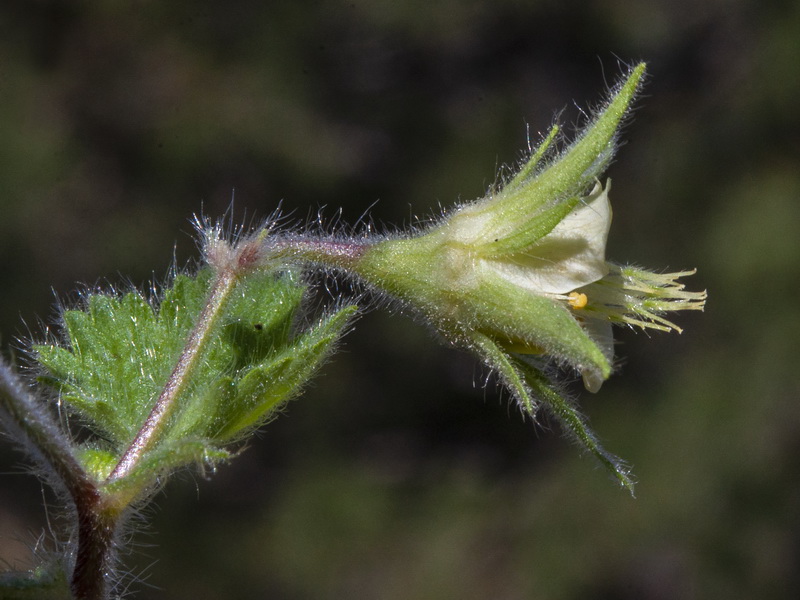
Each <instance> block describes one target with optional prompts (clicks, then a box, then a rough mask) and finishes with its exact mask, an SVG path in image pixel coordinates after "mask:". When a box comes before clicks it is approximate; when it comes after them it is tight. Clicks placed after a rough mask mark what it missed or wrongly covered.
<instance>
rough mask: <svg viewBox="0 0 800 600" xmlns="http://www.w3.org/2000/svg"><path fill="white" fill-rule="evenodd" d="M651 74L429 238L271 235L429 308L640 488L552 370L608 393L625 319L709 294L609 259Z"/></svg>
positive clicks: (632, 77)
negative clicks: (618, 161)
mask: <svg viewBox="0 0 800 600" xmlns="http://www.w3.org/2000/svg"><path fill="white" fill-rule="evenodd" d="M644 69H645V65H644V64H640V65H638V66H636V67H635V68H634V69H632V70H631V71H630V73H629V74H628V76H627V78H626V79H625V80H624V81H622V82H621V83H620V84H619V85H618V87H617V88H616V93H615V94H614V95H613V96H612V97H611V98H610V100H609V102H608V103H607V105H606V107H605V109H604V110H603V111H602V112H600V113H599V114H598V115H597V116H596V118H595V119H594V120H593V122H591V123H590V124H589V126H588V127H587V128H586V129H585V130H584V131H583V132H582V134H581V135H579V136H578V138H577V140H576V141H575V142H573V143H572V144H571V145H570V146H568V147H567V148H566V149H565V150H564V151H562V152H561V153H554V152H552V151H551V146H552V143H553V141H554V140H555V138H556V136H557V135H558V131H559V130H558V127H553V128H552V129H551V131H550V132H549V134H548V135H547V136H546V137H545V139H544V140H543V142H542V143H541V144H540V146H539V147H538V148H537V149H536V150H535V151H534V152H533V153H532V155H531V157H530V158H529V159H528V161H527V162H526V163H525V164H524V165H523V166H522V168H521V169H520V171H519V172H518V173H517V174H516V175H515V176H514V177H512V178H510V179H509V180H508V181H507V182H505V184H504V185H502V186H500V187H499V188H498V189H492V190H490V191H489V193H488V194H487V195H486V196H485V197H484V198H482V199H480V200H477V201H475V202H472V203H467V204H463V205H461V206H458V207H456V208H455V209H453V210H452V211H451V212H450V213H449V214H445V215H444V217H443V218H442V219H441V220H439V221H438V222H436V223H434V224H433V225H431V226H429V227H428V228H426V229H424V230H423V231H421V232H419V233H418V234H416V235H413V236H409V237H401V236H398V237H390V238H384V239H379V240H377V241H371V240H370V241H367V242H366V243H364V244H350V245H348V244H347V243H342V242H336V241H335V240H318V241H309V240H301V239H297V238H295V239H291V238H284V239H283V240H277V241H273V242H271V243H272V245H273V253H274V252H278V251H280V252H282V253H284V254H290V255H291V254H293V255H294V256H296V257H298V258H301V259H304V260H310V261H312V262H317V263H321V264H323V265H326V266H333V267H337V268H339V269H342V270H344V271H346V272H348V273H350V274H352V275H355V276H357V277H358V278H359V279H361V280H362V281H364V282H366V283H367V284H368V285H369V286H371V287H372V288H375V289H378V290H382V291H384V292H387V293H388V294H390V295H391V296H392V297H394V298H395V299H397V300H399V301H400V302H401V303H402V304H403V305H404V306H407V307H409V308H410V309H411V310H413V311H415V312H417V313H420V314H422V315H423V316H424V317H425V319H426V320H427V321H428V322H429V323H430V324H431V325H432V326H433V328H434V329H435V330H436V331H437V332H438V333H439V335H441V336H442V337H443V338H445V339H446V340H447V341H449V342H450V343H451V344H454V345H456V346H460V347H463V348H467V349H469V350H471V351H473V352H475V353H476V354H477V355H478V356H479V357H480V358H481V359H482V360H483V361H484V362H485V363H486V364H487V365H488V366H489V367H490V368H491V369H493V370H494V371H495V372H496V373H497V374H498V376H499V378H500V380H501V381H502V383H504V384H505V386H506V387H507V388H508V389H509V390H510V391H511V393H512V394H513V395H514V397H515V398H516V399H517V401H518V402H519V404H520V406H521V407H522V409H523V411H524V412H525V413H527V414H529V415H530V416H531V417H533V418H535V417H536V414H537V411H538V408H539V406H540V405H544V406H545V407H547V408H549V410H550V411H551V413H553V414H554V415H555V416H556V417H557V418H558V419H559V420H560V421H561V423H562V425H563V426H564V428H565V430H566V431H568V432H571V433H572V434H573V436H574V437H575V438H576V439H577V441H578V442H579V443H580V444H581V445H582V446H583V447H584V448H585V449H587V450H588V451H589V452H591V453H592V454H594V455H595V456H596V457H597V458H598V459H599V460H600V461H601V462H602V463H603V464H605V465H606V466H607V467H608V468H609V469H610V470H611V471H612V472H613V473H614V474H615V476H616V477H617V478H618V480H619V481H620V482H621V483H622V484H623V485H625V486H626V487H628V488H629V489H632V485H633V484H632V481H631V479H630V476H629V473H628V470H627V467H625V465H624V464H623V463H622V462H621V461H620V460H619V459H618V458H616V457H615V456H613V455H611V454H609V453H607V452H606V451H605V450H603V449H602V447H601V446H600V444H599V443H598V441H597V439H596V438H595V436H594V434H593V433H592V432H591V431H590V430H589V428H588V427H587V425H586V423H585V421H584V419H583V417H582V416H581V415H580V414H579V413H578V411H577V409H576V408H575V407H574V405H573V404H572V402H571V401H570V400H569V399H568V398H567V397H566V396H565V394H564V393H563V392H562V390H561V389H560V387H559V386H558V385H557V384H556V383H554V382H553V381H552V379H551V377H549V376H548V373H551V372H552V371H553V369H552V365H553V364H555V365H556V366H558V367H567V368H572V369H574V370H575V371H577V372H578V373H580V374H581V376H582V378H583V382H584V385H585V386H586V388H587V389H588V390H590V391H592V392H596V391H598V390H599V389H600V386H601V384H602V382H603V381H604V380H605V379H607V378H608V377H609V375H610V374H611V371H612V363H613V360H614V346H613V336H612V332H611V326H612V324H615V323H616V324H627V325H631V326H639V327H642V328H654V329H660V330H667V331H669V330H670V329H676V330H678V331H680V329H679V328H678V327H677V326H675V325H674V324H673V323H672V322H670V321H668V320H667V319H665V318H664V317H663V316H662V313H664V312H666V311H672V310H696V309H702V308H703V305H704V302H705V297H706V296H705V292H688V291H685V290H684V287H683V285H682V284H680V283H678V281H677V280H678V278H680V277H682V276H684V275H690V274H692V273H693V272H694V271H683V272H679V273H668V274H657V273H653V272H650V271H646V270H643V269H638V268H634V267H621V266H618V265H615V264H612V263H609V262H607V260H606V256H605V254H606V241H607V238H608V233H609V228H610V226H611V205H610V203H609V197H608V193H609V189H610V183H608V182H607V183H606V184H605V185H603V184H602V183H601V182H600V179H599V178H600V177H601V175H602V174H603V171H604V170H605V168H606V167H607V166H608V164H609V162H610V160H611V158H612V156H613V154H614V150H615V148H616V138H617V133H618V129H619V126H620V123H621V121H622V119H623V118H624V116H625V114H626V112H627V110H628V107H629V105H630V103H631V101H632V99H633V97H634V95H635V92H636V90H637V88H638V86H639V83H640V81H641V79H642V77H643V75H644ZM554 154H555V156H553V155H554Z"/></svg>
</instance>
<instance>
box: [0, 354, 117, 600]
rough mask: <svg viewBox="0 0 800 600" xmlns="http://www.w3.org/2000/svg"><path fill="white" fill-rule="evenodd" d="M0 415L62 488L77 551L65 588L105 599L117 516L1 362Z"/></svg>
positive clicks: (39, 405) (89, 599)
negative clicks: (70, 505) (74, 521)
mask: <svg viewBox="0 0 800 600" xmlns="http://www.w3.org/2000/svg"><path fill="white" fill-rule="evenodd" d="M0 400H2V402H0V417H3V421H4V422H5V424H6V426H7V428H8V429H9V430H10V432H11V433H12V434H15V438H16V439H17V440H19V441H20V442H22V443H23V444H24V447H25V449H26V450H27V451H28V452H29V453H30V454H31V455H33V457H34V459H36V461H37V462H39V463H40V464H41V465H42V466H43V467H45V468H49V470H50V472H51V473H53V474H55V476H56V477H51V478H50V479H51V484H52V485H54V486H55V487H62V486H63V488H66V491H67V493H68V494H69V495H70V497H71V498H72V500H73V502H74V503H75V512H76V513H77V517H78V549H77V552H76V554H75V567H74V570H73V573H72V580H71V583H70V587H71V589H72V594H73V595H74V596H75V598H77V599H78V600H103V599H105V598H106V597H107V595H106V594H107V585H108V576H109V574H110V573H111V568H112V566H113V563H114V560H115V556H116V552H115V548H114V538H115V534H116V529H117V523H118V520H119V513H118V512H114V511H109V510H105V509H104V506H103V495H102V494H101V492H100V490H98V488H97V485H96V484H95V481H94V480H93V479H92V478H91V476H90V475H89V474H88V473H87V472H86V471H85V470H84V468H83V467H82V466H81V464H80V463H79V462H78V460H77V459H76V458H75V455H74V454H73V450H72V445H71V443H70V441H69V438H68V437H67V435H66V434H65V433H64V432H63V431H62V429H61V428H60V427H59V426H58V423H57V422H56V420H55V418H54V417H53V415H52V413H50V411H49V410H47V408H46V406H45V403H44V402H43V401H42V400H40V399H38V398H35V397H34V396H32V395H31V394H30V393H29V392H28V391H27V390H26V389H25V388H24V384H23V382H22V381H21V380H20V378H19V376H18V375H17V374H16V373H14V372H13V371H12V370H11V369H10V368H9V366H8V365H7V364H6V363H5V361H2V360H0Z"/></svg>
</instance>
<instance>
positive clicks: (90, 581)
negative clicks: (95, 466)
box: [70, 486, 120, 600]
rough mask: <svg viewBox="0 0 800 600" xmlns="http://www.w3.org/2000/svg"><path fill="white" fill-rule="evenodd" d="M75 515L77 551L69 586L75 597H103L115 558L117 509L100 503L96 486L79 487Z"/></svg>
mask: <svg viewBox="0 0 800 600" xmlns="http://www.w3.org/2000/svg"><path fill="white" fill-rule="evenodd" d="M74 500H75V508H76V511H77V517H78V551H77V552H76V554H75V568H74V570H73V572H72V581H71V582H70V589H71V590H72V594H73V596H74V597H75V598H76V599H77V600H105V599H106V598H108V591H109V590H108V584H109V580H110V577H111V574H112V572H113V569H114V563H115V562H116V557H117V552H116V544H115V540H116V533H117V529H118V526H119V521H120V519H119V516H120V514H119V512H117V511H111V510H109V509H108V508H107V507H105V506H104V502H103V500H104V497H103V495H102V494H101V493H100V492H99V491H98V490H97V488H96V487H94V486H91V487H87V488H86V489H84V490H81V493H80V494H79V496H77V497H74Z"/></svg>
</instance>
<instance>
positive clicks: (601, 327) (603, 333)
mask: <svg viewBox="0 0 800 600" xmlns="http://www.w3.org/2000/svg"><path fill="white" fill-rule="evenodd" d="M583 328H584V329H585V330H586V333H588V334H589V337H590V338H592V341H594V343H595V344H597V346H598V347H599V348H600V351H601V352H602V353H603V356H605V357H606V360H607V361H608V362H609V364H611V363H612V362H613V361H614V333H613V331H612V330H611V323H610V322H609V321H605V320H603V319H587V320H586V321H585V322H584V323H583ZM581 377H582V378H583V386H584V387H585V388H586V389H587V390H589V391H590V392H592V393H593V394H594V393H596V392H599V391H600V386H601V385H603V381H605V380H604V379H603V376H602V375H601V374H600V372H599V371H598V370H597V369H584V370H583V371H581Z"/></svg>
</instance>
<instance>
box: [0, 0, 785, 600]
mask: <svg viewBox="0 0 800 600" xmlns="http://www.w3.org/2000/svg"><path fill="white" fill-rule="evenodd" d="M616 57H622V58H623V59H630V60H631V61H634V60H638V59H645V60H647V61H648V65H649V71H650V74H651V77H652V79H651V81H650V82H649V84H648V85H647V86H646V87H645V93H644V96H643V97H642V98H641V100H640V102H639V107H640V108H639V110H638V111H637V112H636V114H635V121H634V123H633V124H632V125H631V126H629V127H628V129H627V131H626V132H625V134H624V138H625V139H626V140H627V142H628V144H627V145H626V146H623V148H622V149H621V151H620V153H619V155H618V159H617V162H616V163H615V164H614V165H612V167H611V170H610V172H609V175H610V176H611V178H612V179H613V181H614V206H615V222H614V224H613V226H612V236H611V239H612V241H611V247H610V249H609V258H611V259H612V260H614V259H617V260H625V259H626V258H627V257H631V256H634V257H637V258H638V259H640V260H641V261H642V264H644V265H645V266H660V265H667V264H668V263H669V264H668V266H669V267H670V268H671V269H673V270H675V269H680V268H683V267H690V266H697V267H698V275H697V276H696V279H695V282H694V283H695V285H696V286H697V287H700V288H702V287H707V288H708V289H709V295H710V301H709V305H708V308H707V310H706V313H705V314H704V315H688V316H682V317H681V322H680V324H681V325H682V326H685V329H686V332H685V333H684V334H683V336H681V337H677V336H675V337H668V336H660V335H658V334H653V337H654V338H655V339H653V340H646V339H645V336H644V335H642V334H633V333H630V334H629V335H628V336H627V337H624V339H623V343H622V345H621V346H620V348H619V354H620V355H622V356H624V357H626V360H625V363H624V364H622V365H621V366H620V371H621V373H622V376H615V377H612V378H611V380H609V382H607V385H606V386H604V388H603V390H602V392H601V393H600V394H599V395H598V396H596V397H587V398H584V403H583V404H584V407H585V410H586V412H587V414H588V416H589V418H590V419H591V423H592V425H593V427H594V429H595V430H596V431H597V432H598V435H599V436H600V437H601V439H602V440H603V441H604V442H605V444H606V447H607V448H608V449H609V450H610V451H612V452H614V453H617V454H620V455H623V456H625V457H626V458H628V459H629V460H630V461H631V462H632V463H633V466H634V472H635V474H636V475H637V477H638V480H639V484H638V486H637V496H638V498H637V499H636V500H632V499H631V498H629V497H628V496H627V495H626V494H625V493H623V492H620V490H619V489H618V488H617V486H615V485H614V484H613V483H612V482H610V481H609V480H608V479H607V478H606V476H605V474H604V473H603V472H602V471H600V470H598V469H596V468H595V465H594V464H593V463H592V461H591V460H589V459H588V458H579V457H576V456H575V452H574V449H571V448H568V447H565V445H564V444H562V443H560V442H559V441H558V440H555V439H554V438H555V437H557V433H543V434H542V433H540V434H536V433H535V432H534V431H533V429H532V428H531V426H530V424H529V423H523V422H522V421H521V420H520V419H519V417H518V415H517V414H516V413H515V412H514V411H513V410H511V411H507V410H506V409H504V408H503V407H502V406H498V404H502V401H498V399H497V398H496V396H495V394H494V388H493V387H492V386H490V387H489V389H488V390H487V391H486V392H484V391H482V390H481V389H480V388H481V384H482V383H483V374H482V373H481V372H480V371H479V370H478V369H477V368H476V367H475V366H474V364H473V362H472V361H471V359H469V358H468V357H464V356H462V355H460V354H458V353H454V352H447V351H443V350H440V349H439V348H438V347H437V346H436V344H435V343H433V342H431V341H430V340H429V339H428V337H427V336H428V334H427V332H426V331H424V330H423V329H422V328H416V327H411V326H410V323H409V321H408V320H407V318H405V317H403V316H400V315H396V316H394V317H390V318H384V317H381V316H379V315H372V316H370V317H368V318H366V319H364V320H362V321H361V322H360V324H359V327H358V329H357V330H356V331H355V332H354V334H352V335H351V336H350V337H349V338H348V340H347V347H346V352H345V353H344V354H340V355H339V356H337V357H336V359H335V360H334V362H333V363H331V364H330V365H328V366H327V367H326V369H325V370H324V373H323V375H322V376H321V378H320V379H319V380H318V383H317V385H316V388H315V389H312V390H311V391H310V392H311V393H309V394H308V395H307V396H306V397H304V399H303V400H302V401H301V402H298V403H295V404H294V405H292V406H291V407H290V409H289V414H288V418H284V419H279V420H278V421H276V422H275V423H273V424H271V425H270V426H269V427H268V428H267V429H266V430H265V432H264V434H263V436H262V439H260V440H258V442H257V443H254V444H253V445H252V447H251V448H249V449H248V450H247V451H246V452H245V454H244V455H243V456H242V457H241V458H239V459H238V460H237V461H236V462H234V464H233V465H232V466H231V467H230V468H229V469H226V470H222V471H221V472H220V473H218V474H217V476H215V477H214V478H212V480H211V481H210V482H205V481H200V482H198V483H197V484H194V483H192V482H187V483H185V484H184V485H181V484H180V483H179V484H177V485H173V486H171V487H170V488H168V489H167V490H166V496H165V497H164V498H163V499H162V500H161V502H160V508H159V510H158V511H157V512H156V513H155V521H156V524H155V525H154V528H153V529H154V531H155V532H156V534H155V535H153V536H152V538H148V539H146V540H145V541H146V542H148V543H149V542H154V543H156V544H157V545H158V548H152V549H151V548H146V549H143V550H141V554H142V556H141V564H142V565H143V567H142V568H144V566H145V565H149V564H150V563H151V562H152V560H153V558H156V557H157V558H158V559H159V560H158V563H157V564H156V565H155V566H154V567H152V568H151V569H149V570H148V571H147V573H149V575H150V577H149V581H150V582H151V583H152V584H154V585H156V586H158V587H160V588H163V589H164V590H165V591H163V592H162V591H156V590H153V591H149V590H148V591H147V596H148V597H151V598H158V597H163V598H167V597H168V598H177V599H180V598H193V599H198V598H219V597H224V598H231V599H237V598H257V597H270V598H301V597H302V598H308V597H317V598H330V597H351V598H375V597H381V598H395V597H396V598H447V597H459V598H487V597H492V598H504V599H516V598H531V597H534V598H545V599H568V598H586V597H592V598H599V597H613V598H637V599H642V598H643V599H660V598H675V597H681V598H713V597H725V598H753V597H758V598H793V597H796V596H797V594H798V591H800V575H798V573H797V570H796V565H797V564H798V562H800V550H798V548H800V511H799V510H798V508H797V507H798V497H800V482H799V481H798V477H797V472H798V470H799V467H800V465H799V464H798V463H800V442H798V440H800V405H798V396H799V395H800V380H799V378H798V376H797V367H796V362H797V361H796V358H795V353H796V347H797V339H798V337H800V311H798V309H797V303H796V302H795V298H796V296H797V295H798V292H799V290H798V286H800V283H799V282H800V246H798V242H797V239H798V231H797V230H798V225H797V224H798V223H800V169H798V168H797V165H798V161H799V159H800V111H798V108H797V107H798V106H800V67H798V65H800V7H798V6H797V5H796V4H795V3H791V2H769V3H768V2H757V1H755V0H733V1H726V2H722V1H719V0H712V1H710V2H702V3H698V2H688V1H681V2H674V1H672V0H670V1H667V0H661V1H658V2H632V1H628V2H625V1H622V0H620V1H617V2H600V1H592V2H548V1H543V2H521V1H515V0H495V1H493V2H488V1H482V2H451V1H447V2H436V3H429V5H420V4H419V3H401V2H389V1H388V0H355V1H352V2H334V1H328V2H323V3H312V2H304V1H297V2H288V1H287V2H279V3H265V2H255V1H238V2H230V3H205V4H203V5H199V4H198V3H188V2H170V3H166V2H138V3H112V2H67V1H56V0H50V1H45V0H36V1H23V0H12V1H9V2H4V3H3V4H2V6H0V140H2V143H0V211H2V213H1V214H2V219H0V254H1V255H2V257H3V258H2V260H0V277H1V278H2V283H3V295H2V298H1V299H0V303H1V304H2V311H0V315H1V316H0V331H2V332H3V336H4V337H3V340H4V341H6V343H8V342H9V340H10V339H11V338H12V336H13V335H14V334H15V333H20V332H23V333H24V332H25V329H24V328H20V325H19V316H20V315H22V316H23V318H24V319H25V321H26V322H27V323H28V324H29V326H30V327H31V328H32V329H34V330H35V329H36V327H35V326H34V325H33V323H35V315H40V316H43V317H45V316H47V315H49V314H51V312H52V311H51V309H50V305H51V304H52V293H51V292H50V289H51V286H53V287H54V288H55V289H56V290H57V291H58V293H59V294H64V293H66V292H68V291H69V290H70V289H72V288H73V285H74V282H75V281H76V280H82V281H84V282H87V283H89V284H92V283H94V282H95V281H97V280H98V278H103V277H107V278H110V279H111V280H112V281H114V282H116V283H120V284H121V285H122V286H123V287H124V285H125V281H124V280H122V281H121V280H120V277H119V276H118V275H117V273H124V274H126V275H127V276H130V278H131V280H132V281H133V282H135V283H141V282H143V281H145V280H147V279H148V278H149V277H151V276H152V273H153V271H154V270H155V273H156V276H160V274H162V273H166V272H167V263H168V261H169V258H170V256H171V254H172V251H173V243H174V240H175V239H176V238H177V249H176V251H175V252H176V255H177V257H178V261H179V262H182V261H184V260H185V259H186V258H188V257H189V256H191V253H192V248H191V242H190V241H189V240H190V236H188V235H184V234H181V233H180V231H181V230H183V231H188V230H189V227H188V225H187V219H188V217H189V216H190V215H191V214H192V213H193V212H196V211H199V210H201V208H202V210H203V211H204V212H206V213H208V214H210V215H211V216H217V215H219V214H221V213H222V212H224V211H225V209H226V208H227V207H228V205H229V203H230V200H231V198H232V196H233V191H234V190H235V196H236V204H235V209H234V210H235V213H236V214H237V215H239V216H244V215H246V217H247V218H251V217H253V216H254V215H255V216H257V217H258V216H264V215H266V214H268V213H269V212H271V211H272V210H273V209H274V208H275V206H276V205H277V204H278V202H279V201H281V200H283V206H284V209H285V210H286V211H287V212H289V211H292V210H294V211H295V212H294V213H293V216H294V217H295V218H298V219H301V220H306V218H307V217H309V216H310V217H315V216H316V212H317V210H318V208H319V207H320V206H327V207H328V208H326V209H324V210H323V213H324V214H327V215H328V216H329V217H335V216H336V215H337V213H336V212H335V208H336V207H338V206H342V207H343V210H342V219H343V220H344V221H346V222H355V221H356V220H357V219H358V218H359V216H361V215H362V214H363V213H364V212H365V211H366V210H367V209H368V208H369V207H370V206H371V205H372V203H373V202H374V201H375V200H376V199H380V202H379V203H378V204H377V205H376V206H375V207H374V208H373V209H372V214H373V215H374V216H375V219H376V221H379V222H389V223H399V222H409V221H413V219H414V218H415V217H414V215H418V216H420V217H424V216H425V215H427V214H429V211H430V210H432V209H435V206H436V205H437V203H441V204H445V205H446V204H449V203H451V202H452V201H454V200H455V199H456V198H457V197H458V196H459V195H460V196H461V197H463V198H464V199H468V198H474V197H478V196H479V195H481V194H482V193H483V192H484V191H485V189H486V187H487V186H488V185H489V184H490V183H492V182H493V181H494V177H495V173H494V172H493V171H492V169H491V166H492V165H495V164H498V165H499V164H502V163H511V162H514V161H515V160H516V159H517V158H518V156H519V155H518V150H519V149H520V148H521V147H523V146H524V144H525V142H526V140H525V135H524V134H525V124H526V123H530V127H531V137H535V132H537V131H544V130H545V129H546V128H547V127H548V126H549V125H550V123H551V119H552V116H553V110H554V109H558V108H561V107H565V110H564V112H563V113H562V114H561V121H562V123H563V124H565V125H567V126H569V125H570V124H573V123H576V122H581V120H582V116H581V114H580V112H579V111H578V110H577V109H576V108H575V105H577V106H580V107H584V108H585V107H586V106H587V103H588V102H591V101H593V100H594V99H595V98H597V93H596V92H597V89H598V88H599V87H600V86H602V84H603V81H606V80H607V81H613V79H614V77H615V76H616V75H617V74H618V72H619V70H620V69H619V67H618V64H617V59H616ZM573 102H574V104H573ZM409 206H410V207H411V208H409ZM645 342H646V343H645ZM473 382H474V383H475V384H476V386H475V387H473V386H472V383H473ZM0 452H3V454H2V464H1V465H0V467H2V470H4V471H8V470H9V469H10V468H12V467H11V465H13V464H15V463H14V460H15V459H13V458H12V457H11V455H10V454H9V453H8V451H7V450H6V449H5V448H4V449H3V450H2V451H0ZM26 486H27V487H26ZM197 489H199V490H200V494H199V499H198V497H197V491H196V490H197ZM38 497H39V492H38V488H37V487H36V484H35V483H31V482H28V481H27V480H26V479H25V478H23V477H21V476H9V477H7V478H6V480H5V482H4V484H3V486H2V487H0V536H1V537H0V556H3V557H5V558H9V559H11V560H12V561H14V560H15V556H20V557H22V558H19V560H24V553H22V552H21V551H20V545H19V544H17V545H13V544H12V540H9V537H11V538H13V537H14V536H20V535H21V536H24V535H25V534H24V533H23V532H25V531H27V530H28V529H29V528H30V529H32V530H34V531H38V530H40V529H42V528H43V527H45V525H44V516H43V515H42V514H41V511H40V510H38V509H37V510H31V509H30V508H29V507H30V506H35V505H36V503H37V501H38ZM20 503H25V505H26V506H27V507H28V508H26V509H25V510H23V509H22V507H21V506H20ZM26 519H27V520H26ZM26 541H29V542H30V543H32V540H26ZM6 546H8V548H6ZM220 560H222V561H224V562H225V565H224V568H221V569H220V568H217V566H216V565H219V563H220ZM212 565H213V566H212ZM18 566H19V565H18Z"/></svg>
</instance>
